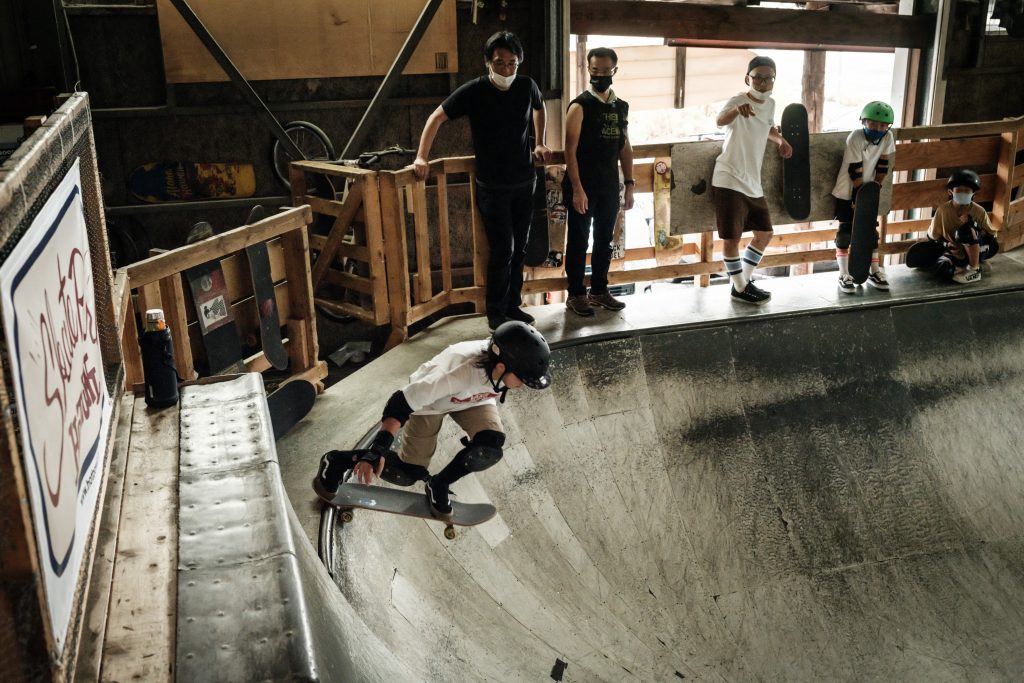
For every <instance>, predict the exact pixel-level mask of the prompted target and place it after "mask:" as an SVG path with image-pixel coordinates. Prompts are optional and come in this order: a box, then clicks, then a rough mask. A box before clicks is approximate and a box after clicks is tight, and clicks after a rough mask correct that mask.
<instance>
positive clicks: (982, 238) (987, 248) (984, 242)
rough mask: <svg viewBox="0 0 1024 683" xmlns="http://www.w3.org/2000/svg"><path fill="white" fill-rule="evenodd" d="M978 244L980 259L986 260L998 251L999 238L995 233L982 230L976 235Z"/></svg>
mask: <svg viewBox="0 0 1024 683" xmlns="http://www.w3.org/2000/svg"><path fill="white" fill-rule="evenodd" d="M978 244H979V245H981V260H982V261H987V260H989V259H990V258H992V257H993V256H995V255H996V254H998V253H999V240H997V239H996V237H995V235H990V234H988V233H987V232H983V233H982V234H981V235H979V237H978Z"/></svg>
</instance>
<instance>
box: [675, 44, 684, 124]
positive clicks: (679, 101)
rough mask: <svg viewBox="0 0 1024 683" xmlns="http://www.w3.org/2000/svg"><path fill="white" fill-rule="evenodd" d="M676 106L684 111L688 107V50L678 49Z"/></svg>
mask: <svg viewBox="0 0 1024 683" xmlns="http://www.w3.org/2000/svg"><path fill="white" fill-rule="evenodd" d="M675 90H676V93H675V95H676V96H675V100H676V101H675V106H676V109H682V108H683V107H684V106H686V48H685V47H677V48H676V83H675Z"/></svg>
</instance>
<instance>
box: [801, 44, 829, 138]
mask: <svg viewBox="0 0 1024 683" xmlns="http://www.w3.org/2000/svg"><path fill="white" fill-rule="evenodd" d="M801 85H802V91H803V95H802V98H801V99H802V100H803V105H804V107H805V108H806V109H807V132H809V133H820V132H821V127H822V119H823V117H824V114H825V52H824V51H823V50H806V51H804V73H803V78H802V84H801Z"/></svg>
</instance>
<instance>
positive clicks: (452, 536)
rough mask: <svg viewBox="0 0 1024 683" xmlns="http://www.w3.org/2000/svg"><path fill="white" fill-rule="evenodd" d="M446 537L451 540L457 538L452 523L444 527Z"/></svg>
mask: <svg viewBox="0 0 1024 683" xmlns="http://www.w3.org/2000/svg"><path fill="white" fill-rule="evenodd" d="M444 537H445V538H447V539H448V540H449V541H452V540H455V527H453V526H452V525H451V524H449V525H448V526H446V527H445V528H444Z"/></svg>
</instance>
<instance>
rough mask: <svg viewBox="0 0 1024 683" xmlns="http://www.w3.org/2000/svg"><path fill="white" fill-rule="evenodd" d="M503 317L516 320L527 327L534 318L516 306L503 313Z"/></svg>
mask: <svg viewBox="0 0 1024 683" xmlns="http://www.w3.org/2000/svg"><path fill="white" fill-rule="evenodd" d="M505 315H506V316H508V319H509V320H518V321H519V322H521V323H526V324H527V325H532V324H533V323H534V321H535V318H534V317H533V316H532V315H530V314H529V313H527V312H526V311H524V310H523V309H521V308H519V307H518V306H516V307H515V308H510V309H508V310H507V311H505Z"/></svg>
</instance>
